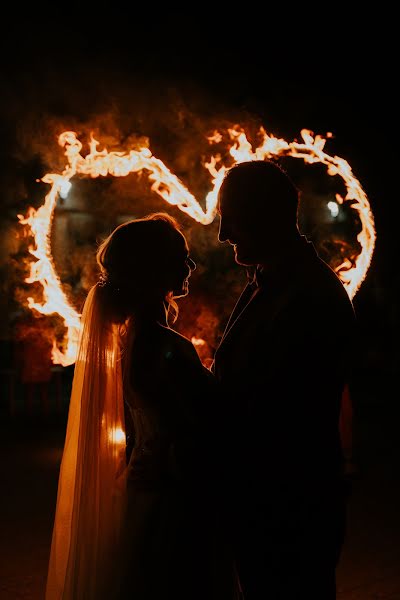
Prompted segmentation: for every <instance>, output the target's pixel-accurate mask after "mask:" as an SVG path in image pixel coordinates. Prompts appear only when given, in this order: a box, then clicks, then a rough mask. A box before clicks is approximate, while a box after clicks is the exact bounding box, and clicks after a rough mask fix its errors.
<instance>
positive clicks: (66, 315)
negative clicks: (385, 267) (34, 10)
mask: <svg viewBox="0 0 400 600" xmlns="http://www.w3.org/2000/svg"><path fill="white" fill-rule="evenodd" d="M227 134H228V137H229V153H230V155H231V157H232V159H233V161H231V164H230V165H229V166H232V164H234V163H239V162H244V161H248V160H265V159H269V158H274V157H279V156H291V157H294V158H300V159H302V160H303V161H304V162H305V163H308V164H312V163H322V164H324V165H326V167H327V172H328V174H329V175H331V176H333V175H339V176H340V177H341V178H342V179H343V182H344V184H345V187H346V190H347V193H346V195H345V197H344V198H342V197H341V196H339V195H337V196H336V200H337V202H338V203H339V204H343V203H344V202H351V206H352V208H353V209H355V210H356V211H357V212H358V215H359V218H360V221H361V225H362V229H361V232H360V233H359V234H358V236H357V240H358V242H359V243H360V246H361V252H360V254H359V255H358V257H357V259H356V261H355V264H351V263H350V261H348V260H345V261H344V262H343V263H342V264H341V265H339V266H338V267H337V268H336V272H337V273H338V275H339V277H340V278H341V280H342V281H343V284H344V286H345V287H346V290H347V293H348V294H349V296H350V298H352V297H353V296H354V295H355V294H356V292H357V290H358V289H359V287H360V285H361V283H362V282H363V280H364V278H365V276H366V274H367V271H368V268H369V265H370V262H371V259H372V253H373V250H374V246H375V228H374V218H373V215H372V212H371V209H370V205H369V202H368V199H367V197H366V194H365V192H364V191H363V189H362V186H361V184H360V182H359V181H358V180H357V179H356V177H355V176H354V175H353V173H352V170H351V167H350V165H349V164H348V163H347V162H346V161H345V160H344V159H342V158H340V157H338V156H330V155H329V154H327V153H326V152H324V147H325V142H326V138H324V137H322V136H320V135H316V136H314V134H313V133H312V132H311V131H309V130H307V129H303V130H302V131H301V138H302V141H300V142H298V141H293V142H287V141H286V140H284V139H279V138H276V137H274V136H273V135H270V134H268V133H267V132H266V131H265V129H264V128H261V129H260V131H259V135H260V138H261V143H260V145H259V146H258V147H257V148H255V149H253V147H252V145H251V143H250V142H249V141H248V139H247V136H246V134H245V132H244V130H243V129H241V128H240V127H239V126H235V127H233V128H231V129H228V130H227ZM331 136H332V134H331V133H329V134H327V137H331ZM222 140H223V135H222V134H221V133H220V132H218V131H217V132H214V134H213V136H211V137H209V138H208V141H209V143H210V145H212V144H215V143H220V142H221V141H222ZM58 142H59V144H60V146H62V147H63V148H64V149H65V155H66V157H67V159H68V164H67V166H66V167H65V169H64V171H63V172H62V173H61V174H55V173H49V174H47V175H45V176H44V177H43V178H42V181H44V182H45V183H48V184H49V185H50V186H51V188H50V191H49V192H48V194H47V195H46V196H45V199H44V203H43V205H42V206H41V207H40V208H39V209H37V210H35V209H33V208H30V209H29V210H28V214H27V216H25V217H24V216H22V215H18V218H19V221H20V223H21V224H22V225H26V226H28V227H29V229H30V231H29V233H30V234H31V235H32V236H33V238H34V241H35V245H34V246H32V247H31V248H30V250H29V251H30V253H31V254H32V255H33V256H34V257H35V258H36V261H35V262H32V263H31V271H30V275H29V277H28V278H27V279H26V281H27V282H28V283H34V282H39V283H40V284H41V285H42V287H43V301H42V302H41V303H40V302H34V300H33V299H32V298H28V306H29V307H30V308H31V309H35V310H37V311H39V312H40V313H42V314H52V313H58V314H59V315H60V316H61V317H62V319H63V321H64V324H65V327H66V329H67V333H66V340H65V350H64V351H61V350H60V349H59V348H58V347H57V345H56V343H55V342H54V344H53V350H52V359H53V362H54V363H56V364H61V365H63V366H68V365H71V364H73V363H74V362H75V357H76V352H77V344H78V337H79V330H80V315H79V314H78V313H77V312H76V310H75V309H74V308H73V307H72V306H71V305H70V303H69V301H68V299H67V297H66V296H65V294H64V292H63V290H62V284H61V281H60V278H59V277H58V275H57V272H56V269H55V266H54V262H53V259H52V253H51V243H50V241H51V225H52V220H53V214H54V209H55V207H56V203H57V199H58V197H59V196H65V194H67V193H68V190H69V188H70V186H71V183H70V180H71V179H72V177H74V176H75V175H77V174H81V175H86V176H88V177H93V178H95V177H100V176H102V177H106V176H107V175H113V176H115V177H125V176H126V175H128V174H130V173H139V172H142V171H146V172H148V177H149V180H150V181H151V182H152V185H151V189H152V190H153V191H155V192H156V193H157V194H159V195H160V196H161V197H162V198H163V199H164V200H165V201H166V202H168V203H169V204H171V205H174V206H177V207H178V208H179V209H180V210H182V211H183V212H185V213H186V214H188V215H190V216H191V217H192V218H193V219H195V220H196V221H197V222H199V223H202V224H203V225H208V224H210V223H212V222H213V220H214V218H215V216H216V206H217V197H218V191H219V189H220V186H221V183H222V180H223V177H224V174H225V172H226V169H227V168H228V166H226V165H224V164H221V162H222V159H221V156H219V155H213V156H211V158H210V161H209V162H208V163H205V165H204V166H205V168H206V169H207V170H208V172H209V173H210V176H211V185H212V189H211V190H210V191H209V193H208V194H207V196H206V198H205V207H206V209H205V211H204V210H203V208H202V206H201V205H200V204H199V202H198V201H197V200H196V198H195V197H194V196H193V195H192V194H191V193H190V192H189V191H188V189H187V188H186V187H185V185H184V184H183V183H182V182H181V181H180V180H179V179H178V178H177V177H176V176H175V175H174V174H173V173H171V171H170V170H169V169H168V167H167V166H166V165H165V164H164V163H163V162H162V161H161V160H159V159H158V158H156V157H155V156H153V155H152V153H151V151H150V150H149V149H148V148H140V149H139V150H130V151H129V152H115V151H113V152H108V151H107V149H106V148H103V150H101V151H99V150H98V149H97V147H98V145H99V142H98V141H97V140H96V139H94V138H93V136H91V139H90V142H89V153H88V154H86V156H82V154H81V150H82V143H81V142H80V141H79V140H78V139H77V137H76V133H75V132H73V131H65V132H64V133H62V134H61V135H60V136H59V140H58ZM194 339H195V338H194ZM194 343H200V344H201V341H200V342H199V341H197V340H196V339H195V342H194Z"/></svg>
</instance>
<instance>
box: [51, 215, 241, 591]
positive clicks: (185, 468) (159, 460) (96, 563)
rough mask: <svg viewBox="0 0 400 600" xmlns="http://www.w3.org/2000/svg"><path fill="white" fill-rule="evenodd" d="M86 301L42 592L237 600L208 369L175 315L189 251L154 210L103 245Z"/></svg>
mask: <svg viewBox="0 0 400 600" xmlns="http://www.w3.org/2000/svg"><path fill="white" fill-rule="evenodd" d="M97 262H98V265H99V269H100V279H99V282H98V283H96V284H95V285H94V286H93V287H92V289H91V290H90V292H89V294H88V296H87V299H86V302H85V305H84V309H83V314H82V329H81V335H80V343H79V352H78V357H77V361H76V364H75V371H74V380H73V386H72V393H71V400H70V408H69V415H68V424H67V432H66V439H65V446H64V452H63V458H62V462H61V468H60V475H59V484H58V495H57V505H56V514H55V521H54V528H53V537H52V544H51V552H50V561H49V569H48V577H47V587H46V600H61V599H63V600H103V599H104V600H105V599H107V600H113V599H118V600H123V599H125V598H126V599H130V598H132V600H161V599H162V600H172V599H174V600H183V599H185V600H225V599H226V600H231V599H233V598H235V597H236V594H237V586H236V579H235V577H234V569H233V564H232V561H231V557H230V553H229V551H228V548H227V546H226V545H225V543H224V541H223V539H222V537H221V536H220V534H219V528H218V510H217V509H216V505H214V503H213V497H212V496H213V487H214V486H213V482H215V481H216V479H215V478H216V477H217V473H216V468H215V463H214V460H213V456H212V439H213V436H214V435H215V431H213V417H212V415H213V412H215V411H216V408H217V400H218V397H217V395H216V393H215V388H214V385H215V384H214V380H213V377H212V375H211V373H210V372H209V371H208V370H207V369H206V368H205V367H203V365H202V363H201V361H200V359H199V357H198V355H197V352H196V350H195V348H194V346H193V345H192V343H191V342H190V341H189V340H188V339H187V338H185V337H184V336H182V335H180V334H179V333H178V332H177V331H175V330H174V329H172V328H171V326H170V324H169V323H170V321H171V320H172V319H171V315H173V317H174V319H173V321H175V319H176V317H177V315H178V307H177V304H176V301H175V300H176V298H179V297H182V296H185V295H186V294H188V280H189V277H190V274H191V271H192V270H193V269H194V268H195V263H194V262H193V260H192V259H191V258H190V256H189V249H188V245H187V242H186V239H185V237H184V235H183V233H182V232H181V231H180V229H179V227H178V225H177V222H176V221H175V220H174V219H173V218H172V217H170V216H169V215H168V214H166V213H154V214H151V215H149V216H147V217H145V218H142V219H134V220H131V221H129V222H127V223H124V224H122V225H120V226H119V227H117V228H116V229H115V230H114V231H113V232H112V233H111V235H110V236H109V237H108V238H107V239H106V240H105V241H104V242H103V243H102V244H101V245H100V247H99V249H98V251H97Z"/></svg>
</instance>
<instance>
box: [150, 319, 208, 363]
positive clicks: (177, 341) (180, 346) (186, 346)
mask: <svg viewBox="0 0 400 600" xmlns="http://www.w3.org/2000/svg"><path fill="white" fill-rule="evenodd" d="M159 333H160V338H161V340H162V342H163V345H164V347H165V348H167V349H169V350H170V351H171V352H173V353H175V354H178V355H179V356H188V357H192V358H195V359H196V361H198V360H200V359H199V357H198V354H197V352H196V349H195V347H194V345H193V344H192V342H191V341H190V340H189V339H188V338H187V337H185V336H184V335H182V334H181V333H179V332H178V331H176V330H175V329H171V328H170V327H164V326H163V325H160V331H159Z"/></svg>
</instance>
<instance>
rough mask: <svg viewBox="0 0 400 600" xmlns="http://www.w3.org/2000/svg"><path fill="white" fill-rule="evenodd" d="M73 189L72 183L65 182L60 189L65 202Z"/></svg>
mask: <svg viewBox="0 0 400 600" xmlns="http://www.w3.org/2000/svg"><path fill="white" fill-rule="evenodd" d="M71 187H72V183H71V182H70V181H63V182H62V184H61V187H60V196H61V198H62V199H63V200H65V198H66V197H67V196H68V192H69V190H70V189H71Z"/></svg>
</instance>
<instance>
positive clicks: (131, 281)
mask: <svg viewBox="0 0 400 600" xmlns="http://www.w3.org/2000/svg"><path fill="white" fill-rule="evenodd" d="M184 243H185V238H184V236H183V233H182V232H181V230H180V228H179V225H178V222H177V221H176V220H175V219H174V218H173V217H171V216H170V215H168V214H167V213H163V212H157V213H152V214H150V215H148V216H146V217H143V218H139V219H133V220H131V221H127V222H125V223H122V224H121V225H119V226H118V227H117V228H116V229H114V231H113V232H112V233H111V234H110V235H109V236H108V237H107V238H106V239H105V240H104V241H103V242H102V243H101V244H100V245H99V247H98V250H97V254H96V259H97V263H98V265H99V267H100V282H99V283H100V286H101V290H102V297H103V300H104V303H105V307H106V309H107V311H108V312H109V315H110V318H111V320H112V321H113V322H115V323H124V322H125V321H126V320H127V319H128V318H129V317H130V316H132V315H133V316H134V315H135V313H136V312H140V311H141V310H143V308H146V307H147V306H151V305H154V304H156V303H158V302H165V303H166V305H167V308H168V309H169V308H172V309H173V312H174V314H175V318H174V320H176V318H177V316H178V306H177V304H176V302H175V300H174V293H173V290H174V287H175V285H176V279H177V274H179V273H180V272H181V270H182V264H183V263H184V260H185V258H184V254H183V248H184Z"/></svg>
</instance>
